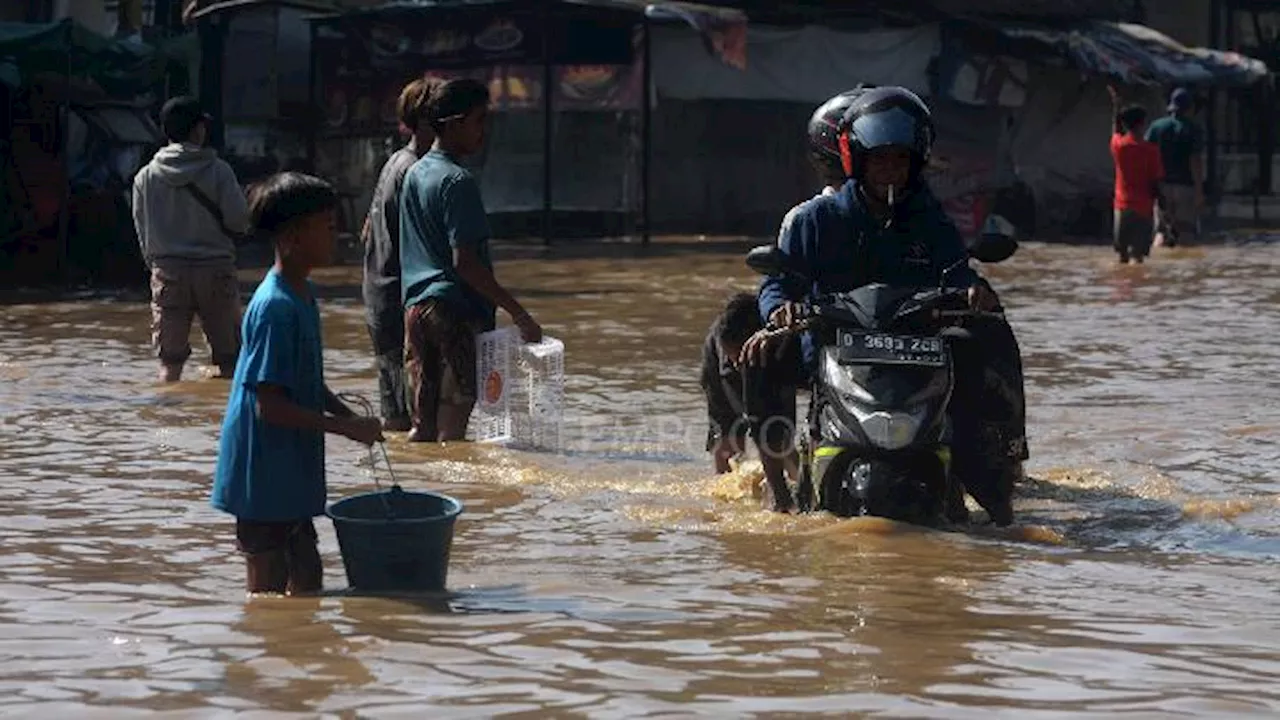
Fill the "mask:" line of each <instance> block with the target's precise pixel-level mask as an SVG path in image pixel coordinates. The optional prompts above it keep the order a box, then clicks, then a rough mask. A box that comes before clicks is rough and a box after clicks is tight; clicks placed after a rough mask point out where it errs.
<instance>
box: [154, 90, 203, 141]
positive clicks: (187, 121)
mask: <svg viewBox="0 0 1280 720" xmlns="http://www.w3.org/2000/svg"><path fill="white" fill-rule="evenodd" d="M209 117H210V116H209V114H208V113H206V112H205V111H204V106H203V105H201V104H200V101H199V100H197V99H196V98H194V97H192V96H190V95H179V96H178V97H173V98H169V100H168V101H166V102H165V104H164V106H163V107H162V108H160V129H161V130H163V131H164V136H165V137H166V138H168V140H169V142H175V143H178V142H186V141H187V140H189V139H191V133H192V132H193V131H195V129H196V126H197V125H199V124H200V123H207V122H209Z"/></svg>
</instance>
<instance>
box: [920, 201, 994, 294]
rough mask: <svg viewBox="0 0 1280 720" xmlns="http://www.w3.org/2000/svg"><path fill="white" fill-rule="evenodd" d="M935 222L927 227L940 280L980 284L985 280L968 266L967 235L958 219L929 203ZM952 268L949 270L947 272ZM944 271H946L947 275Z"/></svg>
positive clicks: (950, 284) (948, 283) (950, 283)
mask: <svg viewBox="0 0 1280 720" xmlns="http://www.w3.org/2000/svg"><path fill="white" fill-rule="evenodd" d="M930 212H931V214H932V215H933V221H932V222H931V223H928V224H926V225H925V226H924V227H926V228H931V232H930V235H932V237H933V262H934V267H936V268H937V269H938V273H939V274H940V275H939V278H938V281H939V283H942V284H945V285H946V286H947V287H954V288H967V287H974V286H975V285H979V284H980V283H979V281H980V280H981V279H982V278H980V277H979V276H978V272H977V271H976V270H974V269H973V268H972V267H970V266H969V250H968V248H966V247H965V243H964V238H963V237H961V236H960V230H959V229H958V228H957V227H956V224H955V221H953V220H952V219H951V216H949V215H947V212H946V211H945V210H944V209H943V208H942V205H941V204H939V203H938V202H936V201H934V202H933V203H931V205H930ZM948 270H950V272H949V273H948V272H947V271H948ZM941 273H947V274H946V276H945V277H943V276H941Z"/></svg>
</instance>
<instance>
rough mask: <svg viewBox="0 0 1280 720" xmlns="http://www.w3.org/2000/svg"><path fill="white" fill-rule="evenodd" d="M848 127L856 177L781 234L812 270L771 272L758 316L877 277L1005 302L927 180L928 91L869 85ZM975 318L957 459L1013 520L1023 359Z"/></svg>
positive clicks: (983, 305)
mask: <svg viewBox="0 0 1280 720" xmlns="http://www.w3.org/2000/svg"><path fill="white" fill-rule="evenodd" d="M841 128H842V130H841V133H842V138H841V147H840V151H841V160H842V162H843V163H844V169H845V174H846V176H848V177H849V178H850V179H849V180H848V181H847V182H845V184H844V185H843V186H842V187H841V188H840V189H839V190H838V191H837V192H836V193H835V194H833V195H826V196H822V197H818V198H814V199H813V200H812V201H810V202H808V203H806V204H804V205H802V206H801V207H800V208H799V209H798V210H797V211H796V212H795V213H794V215H792V216H791V218H790V222H789V223H786V224H784V226H783V228H782V232H781V235H780V237H779V239H778V246H779V248H780V249H781V250H782V252H783V254H785V255H786V256H787V258H788V261H789V264H790V265H791V266H792V267H794V268H795V269H796V270H798V271H799V273H800V275H803V276H804V277H807V278H809V279H810V280H811V282H809V281H804V280H800V279H798V278H796V277H792V276H785V277H784V276H779V277H768V278H766V279H765V280H764V281H763V283H762V284H761V286H760V302H759V306H760V307H759V309H760V315H761V317H762V318H764V319H767V320H768V322H769V323H770V324H772V325H775V326H788V325H791V324H792V320H793V319H794V318H795V316H796V313H797V312H798V311H799V310H800V306H799V303H801V302H803V301H805V300H806V299H808V298H812V297H814V296H815V295H821V294H825V293H832V292H844V291H849V290H853V289H855V288H857V287H860V286H862V285H865V284H867V283H871V282H882V283H887V284H890V285H901V286H927V287H933V286H937V285H939V284H946V285H947V286H950V287H956V288H966V289H967V293H968V298H969V303H970V304H971V305H972V306H973V307H974V308H975V309H979V310H997V309H999V300H998V298H996V296H995V293H994V291H992V289H991V287H990V286H989V285H988V284H987V283H986V282H985V281H984V280H982V278H980V277H979V276H978V274H977V273H976V272H974V271H973V270H972V269H971V268H970V267H969V265H968V263H967V259H968V254H967V251H966V248H965V244H964V240H963V239H962V238H961V236H960V233H959V231H958V230H957V229H956V226H955V224H954V223H953V222H952V221H951V219H950V218H949V217H948V216H947V214H946V213H945V212H944V210H943V208H942V205H941V203H939V202H938V200H937V198H936V197H935V196H934V195H933V193H932V191H930V189H929V187H928V185H927V184H926V183H925V182H924V180H923V177H922V171H923V169H924V167H925V164H926V163H927V162H928V160H929V154H930V151H931V149H932V146H933V138H934V129H933V120H932V116H931V113H930V112H929V108H928V106H927V105H925V104H924V101H922V100H921V99H920V98H919V97H917V96H916V95H915V94H914V93H912V92H910V91H909V90H906V89H905V88H899V87H880V88H874V89H869V90H866V91H865V92H864V93H863V94H861V95H859V96H858V98H857V99H856V100H855V101H854V102H853V104H852V105H851V106H850V107H849V109H848V110H847V111H846V113H845V115H844V118H843V120H842V122H841ZM970 325H971V327H972V329H974V330H975V333H976V334H978V335H979V337H980V340H979V341H978V342H975V343H970V345H971V346H972V349H966V348H963V347H960V346H957V350H956V352H955V353H954V354H953V360H954V362H955V367H956V387H955V391H954V394H953V396H952V400H951V403H950V406H949V407H950V411H951V416H952V421H953V422H952V425H953V428H954V433H955V434H954V437H953V444H952V452H953V455H952V458H953V460H952V462H953V464H952V471H953V473H955V475H956V476H957V477H958V478H960V480H961V482H962V483H963V484H964V486H965V488H966V489H967V490H968V491H969V493H970V494H971V495H973V496H974V499H976V500H977V501H978V502H979V504H981V505H982V506H983V508H985V509H986V510H987V512H988V513H989V514H990V515H991V517H992V519H993V520H994V521H995V522H996V523H997V524H1000V525H1008V524H1009V523H1010V522H1012V520H1013V509H1012V505H1011V497H1012V484H1013V480H1014V478H1015V477H1016V475H1018V474H1019V473H1020V470H1021V461H1022V460H1024V459H1026V456H1027V452H1026V442H1025V437H1026V433H1025V429H1024V427H1023V425H1024V418H1025V414H1024V411H1023V408H1022V400H1021V398H1022V392H1021V391H1022V369H1021V360H1020V358H1019V353H1018V347H1017V343H1016V340H1015V338H1014V337H1013V333H1012V330H1011V329H1010V328H1009V327H1008V325H1007V324H1006V323H1004V322H1003V321H998V322H987V323H978V322H974V323H971V324H970ZM979 325H987V326H988V327H981V328H980V327H978V326H979ZM801 341H802V343H803V351H804V352H803V355H804V361H805V366H806V367H807V368H808V369H809V370H810V371H812V369H813V368H814V366H815V363H816V348H815V346H814V338H813V336H812V334H811V333H805V334H803V335H802V336H801ZM772 342H774V340H773V339H772V338H770V336H768V335H756V336H753V337H752V338H751V339H750V340H749V341H748V342H747V344H746V346H745V350H744V357H746V358H748V359H751V358H758V357H760V356H761V355H762V354H764V353H767V351H768V350H769V347H770V344H771V343H772ZM988 369H990V370H992V371H993V372H991V373H988V372H987V370H988ZM988 375H994V376H996V377H998V378H1000V379H1001V380H1002V382H1001V383H997V384H1000V385H1004V384H1007V385H1009V386H1011V387H1015V386H1016V392H1009V393H1007V394H1008V395H1009V396H1010V397H1008V398H1006V401H1004V402H997V401H996V400H997V397H998V394H997V393H996V392H993V391H992V389H990V388H988V387H987V383H986V376H988ZM1006 378H1007V379H1008V381H1007V383H1006V382H1004V379H1006ZM997 411H998V414H997Z"/></svg>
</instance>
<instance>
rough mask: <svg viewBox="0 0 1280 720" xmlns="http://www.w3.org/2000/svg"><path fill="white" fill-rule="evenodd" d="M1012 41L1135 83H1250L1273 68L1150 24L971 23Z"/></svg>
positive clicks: (1227, 84) (1083, 68)
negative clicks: (1183, 40) (1194, 44)
mask: <svg viewBox="0 0 1280 720" xmlns="http://www.w3.org/2000/svg"><path fill="white" fill-rule="evenodd" d="M975 26H980V27H981V28H983V29H985V31H987V32H993V33H998V34H999V35H1000V36H1002V37H1003V38H1005V39H1007V40H1010V41H1012V42H1013V43H1014V44H1016V46H1017V47H1018V48H1020V49H1021V51H1022V52H1018V51H1017V50H1013V48H1007V49H1010V50H1012V51H1013V52H1014V53H1017V54H1023V53H1026V52H1030V53H1032V54H1036V53H1048V54H1050V55H1055V56H1057V57H1059V58H1060V59H1062V60H1064V61H1066V62H1068V63H1070V64H1071V65H1074V66H1075V67H1076V68H1078V69H1079V70H1081V71H1084V72H1087V73H1091V74H1096V75H1105V76H1110V77H1112V78H1115V79H1117V80H1119V81H1121V82H1124V83H1128V84H1130V85H1183V86H1197V85H1201V86H1203V85H1218V86H1223V85H1226V86H1245V85H1252V84H1253V83H1255V82H1257V81H1258V80H1261V79H1262V78H1264V77H1266V76H1267V66H1266V64H1265V63H1263V62H1262V61H1261V60H1255V59H1253V58H1250V57H1246V56H1244V55H1240V54H1239V53H1234V52H1227V51H1222V50H1211V49H1209V48H1190V47H1186V46H1185V45H1182V44H1181V43H1179V42H1178V41H1176V40H1174V39H1173V38H1170V37H1169V36H1167V35H1164V34H1163V33H1160V32H1158V31H1156V30H1152V29H1151V28H1149V27H1146V26H1145V25H1135V24H1132V23H1114V22H1102V21H1090V22H1084V23H1072V24H1071V25H1069V26H1064V27H1053V26H1049V25H1042V24H1029V23H1009V22H1001V23H998V24H997V23H971V27H975Z"/></svg>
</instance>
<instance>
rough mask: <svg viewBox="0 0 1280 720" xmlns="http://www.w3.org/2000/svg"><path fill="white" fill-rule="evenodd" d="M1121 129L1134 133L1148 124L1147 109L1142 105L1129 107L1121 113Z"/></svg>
mask: <svg viewBox="0 0 1280 720" xmlns="http://www.w3.org/2000/svg"><path fill="white" fill-rule="evenodd" d="M1117 117H1119V118H1120V129H1121V130H1124V131H1125V132H1133V131H1134V130H1136V129H1137V128H1140V127H1142V126H1143V125H1145V124H1146V123H1147V109H1146V108H1144V107H1142V106H1141V105H1129V106H1128V107H1126V108H1124V109H1123V110H1121V111H1120V114H1119V115H1118V116H1117Z"/></svg>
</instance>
